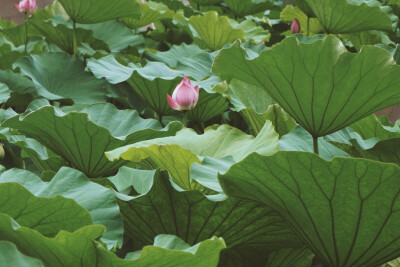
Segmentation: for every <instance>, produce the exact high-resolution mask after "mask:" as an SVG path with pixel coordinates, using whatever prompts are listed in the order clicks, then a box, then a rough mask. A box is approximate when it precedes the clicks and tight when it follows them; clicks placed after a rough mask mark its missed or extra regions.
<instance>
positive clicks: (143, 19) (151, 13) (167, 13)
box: [122, 1, 175, 29]
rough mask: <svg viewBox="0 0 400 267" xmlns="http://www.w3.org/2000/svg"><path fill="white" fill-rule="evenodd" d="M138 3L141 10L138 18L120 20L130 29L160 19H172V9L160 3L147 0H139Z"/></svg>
mask: <svg viewBox="0 0 400 267" xmlns="http://www.w3.org/2000/svg"><path fill="white" fill-rule="evenodd" d="M139 5H140V8H141V10H142V15H141V16H140V17H139V18H132V17H131V18H122V21H123V22H124V23H125V24H126V25H127V26H128V27H130V28H132V29H139V28H140V27H143V26H146V25H148V24H150V23H152V22H156V21H159V20H161V19H172V18H173V17H174V15H175V12H174V11H172V10H170V9H169V8H168V7H167V6H166V5H164V4H162V3H157V2H152V1H149V2H147V3H140V2H139Z"/></svg>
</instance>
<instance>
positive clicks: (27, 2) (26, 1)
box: [14, 0, 36, 13]
mask: <svg viewBox="0 0 400 267" xmlns="http://www.w3.org/2000/svg"><path fill="white" fill-rule="evenodd" d="M14 6H15V8H16V9H17V10H18V11H19V12H27V13H32V12H33V11H35V10H36V0H21V1H19V3H18V4H17V3H15V4H14Z"/></svg>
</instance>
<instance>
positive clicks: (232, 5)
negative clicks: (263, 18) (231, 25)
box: [224, 0, 274, 17]
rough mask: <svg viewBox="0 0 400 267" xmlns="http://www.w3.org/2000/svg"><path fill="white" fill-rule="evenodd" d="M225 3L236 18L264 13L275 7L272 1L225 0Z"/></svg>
mask: <svg viewBox="0 0 400 267" xmlns="http://www.w3.org/2000/svg"><path fill="white" fill-rule="evenodd" d="M224 3H225V4H226V5H227V6H228V7H229V9H230V10H232V12H233V14H235V16H236V17H244V16H246V15H251V14H255V13H260V12H264V11H265V10H266V9H269V8H271V7H273V6H274V3H273V2H272V1H270V0H255V1H254V0H224Z"/></svg>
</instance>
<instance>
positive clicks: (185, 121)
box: [182, 110, 188, 127]
mask: <svg viewBox="0 0 400 267" xmlns="http://www.w3.org/2000/svg"><path fill="white" fill-rule="evenodd" d="M182 112H183V126H185V127H187V125H188V118H187V111H186V110H184V111H182Z"/></svg>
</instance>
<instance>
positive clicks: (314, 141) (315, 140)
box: [313, 136, 319, 155]
mask: <svg viewBox="0 0 400 267" xmlns="http://www.w3.org/2000/svg"><path fill="white" fill-rule="evenodd" d="M313 148H314V153H315V154H317V155H319V149H318V137H314V136H313Z"/></svg>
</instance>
